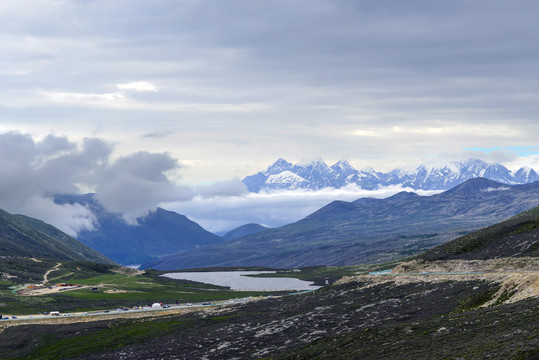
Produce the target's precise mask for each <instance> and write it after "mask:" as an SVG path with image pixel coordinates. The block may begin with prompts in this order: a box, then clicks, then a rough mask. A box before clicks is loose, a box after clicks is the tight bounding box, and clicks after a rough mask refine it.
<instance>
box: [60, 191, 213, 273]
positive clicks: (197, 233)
mask: <svg viewBox="0 0 539 360" xmlns="http://www.w3.org/2000/svg"><path fill="white" fill-rule="evenodd" d="M55 201H56V202H57V203H60V204H63V203H72V204H73V203H78V204H81V205H83V206H86V207H88V208H89V209H90V211H91V212H92V213H93V214H94V215H95V217H96V220H97V223H98V225H97V228H96V229H95V230H84V231H82V232H80V233H79V234H78V235H77V239H78V240H79V241H81V242H82V243H84V244H86V245H88V246H90V247H91V248H93V249H96V250H98V251H100V252H101V253H103V254H105V255H106V256H108V257H110V258H111V259H113V260H115V261H117V262H118V263H120V264H123V265H134V264H142V263H144V262H146V261H149V260H151V259H153V258H155V257H158V256H161V255H165V254H171V253H176V252H179V251H185V250H188V249H193V248H196V247H199V246H204V245H209V244H214V243H218V242H221V241H223V239H222V238H221V237H219V236H217V235H215V234H212V233H210V232H209V231H206V230H205V229H204V228H202V226H200V225H199V224H197V223H195V222H194V221H191V220H189V219H188V218H187V217H186V216H184V215H180V214H178V213H175V212H173V211H168V210H165V209H161V208H158V209H157V210H155V211H153V212H150V213H149V214H148V215H147V216H145V217H141V218H139V219H137V221H138V225H131V224H127V223H126V222H125V221H124V220H123V219H122V218H121V216H120V215H118V214H113V213H110V212H107V211H106V210H105V208H104V207H103V206H102V205H101V204H99V202H97V200H95V198H94V194H85V195H56V196H55Z"/></svg>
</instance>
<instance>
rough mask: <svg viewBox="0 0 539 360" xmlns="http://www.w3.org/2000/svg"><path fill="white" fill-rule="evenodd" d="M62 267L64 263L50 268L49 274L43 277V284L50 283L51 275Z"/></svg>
mask: <svg viewBox="0 0 539 360" xmlns="http://www.w3.org/2000/svg"><path fill="white" fill-rule="evenodd" d="M61 265H62V263H60V262H59V263H58V264H56V265H54V266H53V267H52V268H50V269H49V270H47V272H46V273H45V274H44V275H43V284H46V283H48V282H49V274H50V273H51V272H53V271H56V270H58V268H59V267H60V266H61Z"/></svg>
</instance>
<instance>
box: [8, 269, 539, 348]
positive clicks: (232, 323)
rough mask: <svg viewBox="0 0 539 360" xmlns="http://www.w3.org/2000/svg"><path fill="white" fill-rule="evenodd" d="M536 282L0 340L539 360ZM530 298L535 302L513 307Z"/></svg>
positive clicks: (282, 302) (386, 284) (373, 291)
mask: <svg viewBox="0 0 539 360" xmlns="http://www.w3.org/2000/svg"><path fill="white" fill-rule="evenodd" d="M515 276H523V277H525V276H532V277H533V276H535V281H532V282H531V283H530V284H531V285H530V288H526V289H524V288H523V285H522V283H518V284H515V286H508V285H507V282H506V281H507V280H508V279H509V278H511V277H515ZM537 276H538V274H537V273H533V270H530V269H528V270H526V271H525V274H524V273H523V272H519V273H518V274H517V273H516V272H515V273H513V274H507V273H506V274H502V273H499V274H468V275H457V274H455V275H425V274H419V275H395V276H359V277H351V278H347V279H343V280H341V281H339V282H337V283H336V284H334V285H331V286H329V287H326V288H323V289H321V290H318V291H316V292H313V293H308V294H302V295H294V296H284V297H274V298H267V299H263V300H260V301H256V302H250V303H245V304H240V305H237V306H234V307H222V308H212V309H206V310H205V311H204V312H191V313H187V314H163V316H159V317H156V318H152V319H149V318H143V319H114V320H113V319H106V320H100V321H93V322H87V323H74V324H58V325H21V326H13V327H7V328H5V329H4V330H3V332H2V333H1V334H0V357H2V358H12V359H15V358H21V359H24V358H27V359H68V358H72V359H229V358H238V359H256V358H267V359H313V358H318V359H326V358H327V359H356V358H357V359H359V358H361V359H375V358H379V359H381V358H383V359H418V358H431V359H457V358H465V359H484V358H495V359H533V358H537V357H538V356H539V330H538V327H537V324H538V323H539V297H537V296H536V294H535V293H533V289H534V286H535V285H536V284H537V282H536V281H537ZM519 290H520V292H519ZM528 290H532V292H528ZM523 293H526V294H529V296H525V297H520V298H513V297H514V296H517V295H518V294H523ZM512 298H513V300H511V299H512Z"/></svg>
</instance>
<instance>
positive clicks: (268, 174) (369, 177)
mask: <svg viewBox="0 0 539 360" xmlns="http://www.w3.org/2000/svg"><path fill="white" fill-rule="evenodd" d="M433 165H434V164H433V162H431V161H429V162H428V164H422V165H418V166H414V167H408V168H397V169H394V170H391V171H388V172H386V173H382V172H377V171H375V170H374V169H373V168H371V167H367V168H363V169H362V170H361V171H358V170H356V169H355V168H354V167H353V166H352V165H351V164H350V163H349V162H348V161H346V160H341V161H338V162H337V163H335V164H333V165H332V166H331V167H330V166H328V165H327V164H326V163H325V162H324V160H322V158H314V159H309V160H303V161H301V162H299V163H298V164H292V163H290V162H288V161H286V160H284V159H279V160H277V161H276V162H275V163H274V164H273V165H271V166H270V167H268V169H266V170H265V171H264V172H260V173H257V174H255V175H251V176H247V177H246V178H245V179H243V183H244V184H245V185H246V186H247V188H248V189H249V191H253V192H258V191H260V190H264V189H282V190H285V189H288V190H295V189H299V188H303V189H311V190H317V189H322V188H337V189H338V188H342V187H345V186H348V185H353V186H356V187H359V188H361V189H366V190H373V189H377V188H380V187H385V186H401V187H403V188H406V187H407V188H411V189H414V190H448V189H451V188H453V187H455V186H457V185H459V184H462V183H463V182H465V181H466V180H469V179H474V178H478V177H484V178H487V179H490V180H494V181H496V182H499V183H503V184H510V185H512V184H524V183H529V182H533V181H537V180H539V175H538V174H537V172H535V170H534V169H531V168H521V169H519V170H518V171H517V172H515V173H513V172H510V171H509V170H508V169H507V168H506V167H504V166H503V165H501V164H496V163H489V162H486V161H483V160H480V159H468V160H463V161H452V162H447V163H445V164H444V163H441V162H440V161H439V160H438V161H437V164H436V166H433Z"/></svg>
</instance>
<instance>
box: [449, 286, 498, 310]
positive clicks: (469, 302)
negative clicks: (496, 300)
mask: <svg viewBox="0 0 539 360" xmlns="http://www.w3.org/2000/svg"><path fill="white" fill-rule="evenodd" d="M499 289H500V286H497V287H496V286H493V287H491V288H488V289H486V290H483V291H480V292H478V293H476V294H473V295H471V296H470V297H468V298H466V299H465V300H464V301H463V302H461V303H460V304H459V305H458V306H457V308H456V309H455V311H456V312H463V311H468V310H472V309H476V308H478V307H479V306H481V305H483V304H485V303H487V302H489V301H490V300H492V299H493V297H494V295H495V294H496V292H498V290H499Z"/></svg>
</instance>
